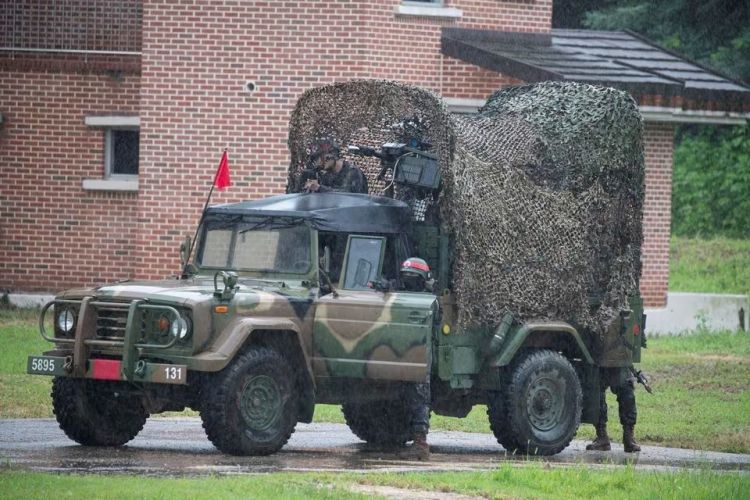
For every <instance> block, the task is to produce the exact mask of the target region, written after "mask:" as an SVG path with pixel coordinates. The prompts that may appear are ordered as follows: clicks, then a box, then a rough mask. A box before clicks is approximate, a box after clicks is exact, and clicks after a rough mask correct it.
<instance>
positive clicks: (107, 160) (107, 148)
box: [104, 127, 141, 181]
mask: <svg viewBox="0 0 750 500" xmlns="http://www.w3.org/2000/svg"><path fill="white" fill-rule="evenodd" d="M122 130H129V131H135V132H138V155H139V157H140V148H141V141H140V137H141V131H140V128H139V127H106V128H105V129H104V179H105V180H107V179H111V180H124V181H134V180H135V181H137V180H138V176H139V173H140V161H139V162H138V170H139V173H137V174H118V173H115V172H114V167H115V158H114V156H115V144H114V141H115V139H114V132H119V131H122Z"/></svg>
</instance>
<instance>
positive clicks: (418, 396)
mask: <svg viewBox="0 0 750 500" xmlns="http://www.w3.org/2000/svg"><path fill="white" fill-rule="evenodd" d="M399 279H400V280H401V286H400V288H402V289H404V290H407V291H410V292H425V291H431V288H432V283H431V281H432V280H431V276H430V267H429V266H428V265H427V262H425V261H424V260H423V259H420V258H417V257H412V258H409V259H406V260H405V261H404V262H403V263H402V264H401V270H400V271H399ZM430 353H431V349H430V348H429V347H428V349H427V357H428V359H427V375H426V377H425V381H424V382H422V383H418V384H414V385H413V386H410V387H409V388H408V389H407V394H406V398H407V400H408V402H409V409H410V412H411V421H410V423H409V425H410V427H411V434H412V436H411V437H412V445H411V446H410V447H409V448H407V449H406V450H405V451H404V452H403V453H402V454H401V456H402V458H416V459H418V460H428V459H429V458H430V447H429V445H428V444H427V433H428V432H429V430H430V403H431V393H430V377H431V371H430V367H431V366H432V359H431V358H432V356H431V354H430Z"/></svg>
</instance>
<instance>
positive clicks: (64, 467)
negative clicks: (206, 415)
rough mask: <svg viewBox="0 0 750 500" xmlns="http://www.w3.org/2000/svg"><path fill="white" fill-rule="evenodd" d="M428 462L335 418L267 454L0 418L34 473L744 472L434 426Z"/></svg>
mask: <svg viewBox="0 0 750 500" xmlns="http://www.w3.org/2000/svg"><path fill="white" fill-rule="evenodd" d="M429 443H430V446H431V449H432V451H433V453H432V458H431V460H430V461H429V462H425V463H422V462H412V461H404V460H400V459H399V458H398V454H397V453H396V452H395V451H393V450H376V449H371V448H369V447H368V446H367V445H366V444H365V443H363V442H361V441H360V440H359V439H357V437H356V436H354V435H353V434H352V433H351V432H350V431H349V429H348V428H347V427H346V426H345V425H342V424H298V425H297V431H296V432H295V433H294V434H293V435H292V438H291V439H290V441H289V443H287V445H286V446H285V447H284V448H283V449H282V450H281V451H280V452H279V453H276V454H275V455H272V456H269V457H234V456H229V455H223V454H222V453H220V452H218V451H217V450H216V449H215V448H214V447H213V446H212V445H211V443H210V442H209V441H208V439H207V438H206V435H205V433H204V432H203V428H202V427H201V423H200V419H198V418H152V419H149V421H148V422H147V424H146V427H145V428H144V429H143V431H142V432H141V433H140V434H139V435H138V437H136V438H135V439H134V440H133V441H131V442H130V443H129V444H128V445H127V446H124V447H121V448H87V447H83V446H79V445H77V444H75V443H74V442H73V441H70V440H69V439H68V438H67V437H66V436H65V435H64V434H63V432H62V431H61V430H60V429H59V428H58V426H57V423H56V422H55V421H54V420H53V419H17V420H16V419H8V420H0V460H1V461H2V462H5V463H10V464H11V465H13V466H16V467H21V468H26V469H32V470H37V471H56V472H92V473H99V474H102V473H130V474H147V475H162V474H169V475H200V474H247V473H258V472H271V471H360V472H368V471H378V472H384V471H427V470H448V471H454V470H483V469H493V468H495V467H497V466H498V464H499V463H502V462H511V463H522V462H526V461H536V460H543V461H545V462H547V463H549V464H550V465H551V466H560V465H566V464H577V463H587V464H591V465H592V466H596V467H613V466H618V465H621V464H625V463H627V462H628V461H630V462H632V463H633V464H634V465H635V467H636V468H667V469H669V468H697V467H705V466H706V465H707V464H708V465H709V466H710V467H712V468H714V469H718V470H737V471H742V472H744V473H750V455H738V454H731V453H715V452H701V451H692V450H682V449H676V448H660V447H653V446H644V447H643V451H642V452H641V453H639V454H637V455H634V454H626V453H624V452H623V451H622V445H617V444H615V445H614V450H613V451H612V452H608V453H604V452H586V451H585V450H584V447H585V443H584V442H582V441H574V442H573V443H572V444H571V445H570V447H568V448H567V449H566V450H565V451H563V452H562V453H560V454H559V455H556V456H554V457H541V458H535V457H518V456H509V455H507V454H506V452H505V450H503V448H502V447H501V446H500V445H498V444H497V443H496V442H495V440H494V438H493V437H492V436H491V435H488V434H473V433H466V432H446V431H434V432H431V433H430V435H429Z"/></svg>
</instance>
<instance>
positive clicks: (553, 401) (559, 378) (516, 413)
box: [493, 350, 583, 455]
mask: <svg viewBox="0 0 750 500" xmlns="http://www.w3.org/2000/svg"><path fill="white" fill-rule="evenodd" d="M582 399H583V397H582V391H581V383H580V381H579V380H578V375H577V374H576V372H575V370H574V369H573V366H572V365H571V364H570V362H569V361H568V360H567V359H565V357H563V356H562V355H561V354H559V353H557V352H554V351H549V350H540V351H535V352H532V353H530V354H528V355H527V356H526V357H524V358H521V359H520V360H519V361H518V363H516V364H515V365H514V368H513V371H512V374H511V378H510V384H508V386H507V397H506V398H505V402H506V409H505V410H504V411H506V412H507V415H506V418H505V424H506V426H503V428H504V429H507V430H502V431H500V432H499V434H500V435H501V436H500V437H502V438H503V439H504V440H506V441H507V443H508V445H509V446H505V443H503V442H502V441H501V444H502V445H503V446H505V447H506V449H511V448H514V449H517V450H518V451H520V452H522V453H528V454H531V455H555V454H556V453H559V452H561V451H562V450H564V449H565V448H566V447H567V446H568V445H569V444H570V441H571V440H572V439H573V436H575V434H576V431H577V430H578V425H579V424H580V422H581V408H582ZM498 420H500V418H498ZM494 430H495V429H494V428H493V431H494ZM495 435H496V436H498V432H496V433H495ZM500 437H498V441H500Z"/></svg>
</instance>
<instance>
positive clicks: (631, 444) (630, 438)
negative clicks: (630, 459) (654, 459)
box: [622, 425, 641, 453]
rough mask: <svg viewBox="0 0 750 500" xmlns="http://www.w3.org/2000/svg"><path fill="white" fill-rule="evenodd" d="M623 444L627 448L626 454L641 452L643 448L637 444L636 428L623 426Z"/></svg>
mask: <svg viewBox="0 0 750 500" xmlns="http://www.w3.org/2000/svg"><path fill="white" fill-rule="evenodd" d="M622 444H623V446H624V447H625V453H633V452H636V451H641V447H640V446H638V443H636V442H635V426H634V425H623V426H622Z"/></svg>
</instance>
